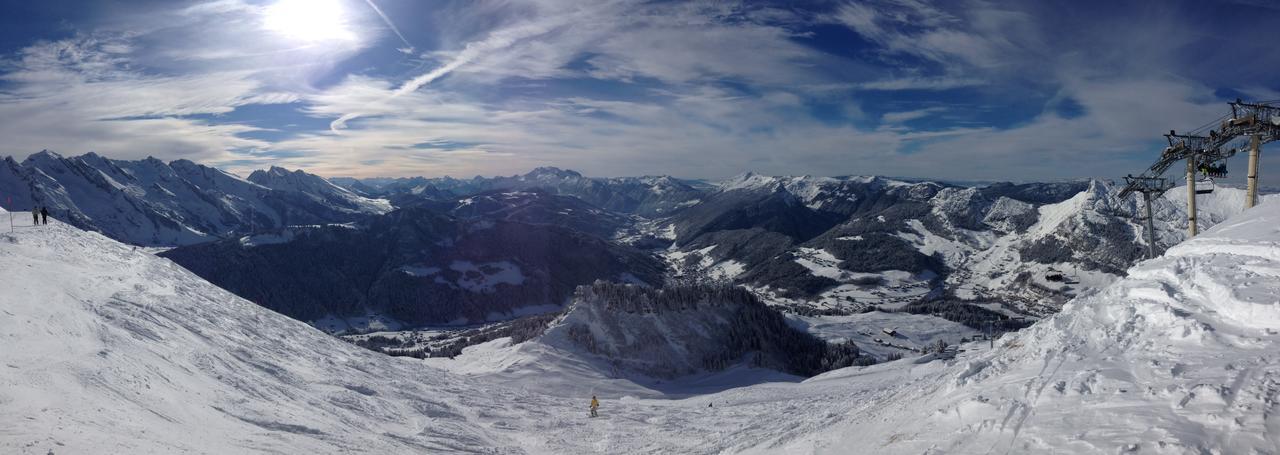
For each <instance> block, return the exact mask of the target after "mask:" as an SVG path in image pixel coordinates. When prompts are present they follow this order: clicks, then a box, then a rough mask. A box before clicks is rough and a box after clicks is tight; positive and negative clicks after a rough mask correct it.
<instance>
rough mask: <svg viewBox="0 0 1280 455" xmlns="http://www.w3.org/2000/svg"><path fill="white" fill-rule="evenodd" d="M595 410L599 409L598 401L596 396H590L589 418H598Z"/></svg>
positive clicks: (598, 415)
mask: <svg viewBox="0 0 1280 455" xmlns="http://www.w3.org/2000/svg"><path fill="white" fill-rule="evenodd" d="M597 409H600V400H597V399H596V396H595V395H592V396H591V417H600V414H597V413H596V410H597Z"/></svg>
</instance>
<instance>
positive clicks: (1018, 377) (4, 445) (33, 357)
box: [0, 200, 1280, 454]
mask: <svg viewBox="0 0 1280 455" xmlns="http://www.w3.org/2000/svg"><path fill="white" fill-rule="evenodd" d="M1277 225H1280V202H1278V201H1274V200H1268V201H1265V202H1263V203H1262V204H1261V205H1260V206H1258V207H1256V208H1254V209H1252V210H1249V211H1247V212H1245V213H1243V214H1239V215H1236V216H1232V217H1229V218H1228V219H1227V220H1225V221H1224V222H1222V223H1221V224H1219V225H1218V226H1216V227H1214V228H1212V229H1209V230H1208V231H1207V232H1205V233H1204V234H1202V235H1201V236H1199V237H1196V238H1195V239H1191V240H1189V241H1185V242H1183V243H1181V244H1179V245H1177V246H1176V247H1173V248H1171V249H1169V250H1168V251H1167V252H1166V253H1165V255H1164V256H1163V257H1160V258H1157V259H1155V260H1150V261H1144V262H1142V263H1140V264H1139V265H1137V266H1136V267H1133V268H1131V269H1129V270H1128V271H1127V276H1126V277H1125V278H1121V279H1118V280H1117V281H1116V282H1114V283H1112V284H1110V285H1107V286H1105V287H1104V288H1102V289H1100V290H1099V291H1098V292H1095V293H1092V294H1090V295H1088V296H1082V297H1078V298H1076V299H1074V300H1073V301H1071V302H1069V303H1068V304H1066V305H1064V307H1063V309H1062V311H1061V312H1059V313H1057V314H1055V315H1052V316H1049V317H1047V318H1045V319H1043V320H1040V321H1038V322H1037V323H1035V324H1034V325H1033V326H1032V327H1031V328H1030V329H1027V330H1023V331H1021V332H1017V333H1014V334H1008V335H1006V336H1004V337H1003V338H1001V339H999V340H996V341H994V342H990V343H989V342H987V341H979V342H969V343H964V344H962V345H960V346H959V348H960V349H959V350H958V351H955V352H954V355H955V357H954V358H950V359H948V358H947V357H948V356H938V355H929V356H925V357H920V358H909V359H903V360H898V361H892V362H887V363H881V364H878V365H874V366H870V367H857V366H855V367H848V368H843V369H838V370H835V371H831V372H828V373H825V374H822V375H819V376H816V377H813V378H810V379H807V380H804V381H801V382H773V383H765V384H756V385H745V386H741V387H734V388H729V389H724V390H720V391H715V392H704V391H701V390H703V389H701V388H700V387H701V385H700V384H704V383H706V382H707V381H714V380H716V378H717V377H702V378H700V379H698V381H699V382H681V381H672V382H671V383H668V384H664V385H663V386H665V387H667V388H665V389H664V388H661V387H659V388H653V387H650V386H648V385H645V384H640V383H637V382H634V381H629V380H627V379H626V378H609V377H607V376H605V375H601V374H598V373H599V372H596V373H591V372H590V371H587V370H582V369H581V368H582V367H583V363H582V362H581V360H580V359H582V358H584V353H586V352H587V351H585V350H572V349H566V348H565V347H564V346H565V345H557V344H555V343H554V340H552V339H550V338H548V336H549V335H550V334H551V332H550V331H548V334H547V335H543V337H540V338H536V339H534V340H533V341H531V343H532V344H530V345H529V346H541V348H540V349H541V351H540V352H542V353H543V354H545V356H543V357H539V358H538V360H539V362H537V363H534V364H525V363H524V360H521V359H522V358H525V359H532V358H530V357H527V356H529V355H530V354H531V353H532V352H534V351H532V350H530V349H525V348H521V347H520V346H511V345H510V344H509V340H503V339H499V340H494V341H492V342H490V343H486V344H484V345H478V346H473V347H471V348H468V349H467V350H465V352H464V353H463V355H461V356H459V357H457V358H455V359H432V360H430V361H419V360H414V359H404V358H392V357H387V356H382V355H379V354H376V353H374V352H371V351H367V350H364V349H361V348H358V347H355V346H351V345H349V344H346V343H342V342H340V341H338V340H336V339H334V338H332V337H329V336H327V335H325V334H323V333H321V332H320V331H317V330H315V329H313V328H311V327H309V326H307V325H305V324H301V323H299V322H296V321H294V320H291V319H289V318H286V317H284V316H282V315H280V314H277V313H274V312H271V311H268V310H265V309H263V308H261V307H259V306H257V305H254V304H252V303H250V302H248V301H246V300H243V299H241V298H239V297H236V296H234V295H232V294H230V293H227V292H225V291H223V290H221V289H219V288H217V287H215V286H213V285H211V284H209V283H208V282H205V281H204V280H202V279H201V278H199V277H197V276H196V275H194V274H192V273H190V272H188V271H186V270H183V269H182V268H180V267H177V266H176V265H174V264H173V263H171V262H169V261H167V260H164V259H162V258H158V257H156V256H153V255H150V254H148V253H146V252H145V251H140V250H138V249H135V248H131V247H129V246H127V245H124V244H121V243H118V242H116V241H113V240H110V239H108V238H106V237H103V236H101V235H98V234H95V233H90V232H84V231H81V230H79V229H76V228H74V227H71V226H68V225H65V224H62V223H59V222H57V221H55V222H53V224H51V225H49V226H43V227H33V226H29V225H27V226H19V227H18V228H17V229H16V230H15V232H13V233H0V269H2V270H4V271H5V273H3V274H0V302H2V304H0V311H3V314H4V316H5V317H3V318H0V337H2V338H3V339H4V340H5V343H6V349H4V350H0V364H3V365H4V366H3V368H0V384H4V387H0V403H2V404H3V406H4V409H5V412H3V413H0V428H5V430H4V431H3V432H0V450H2V451H4V452H6V453H19V454H23V453H40V454H43V453H47V452H49V451H53V452H55V453H68V452H69V453H83V452H128V453H173V452H192V453H225V452H240V453H245V452H247V453H278V452H297V451H308V452H318V453H330V452H365V453H388V452H406V451H426V452H433V453H435V452H441V453H447V452H485V451H488V452H498V453H538V454H541V453H778V452H803V453H849V452H874V453H922V452H931V451H945V452H948V453H986V452H992V451H997V452H1020V453H1026V452H1041V453H1046V452H1072V453H1270V452H1275V451H1277V450H1280V424H1278V422H1277V420H1276V415H1280V400H1277V396H1278V395H1280V383H1278V382H1277V378H1278V377H1280V369H1278V367H1277V365H1280V354H1278V353H1280V349H1278V348H1280V301H1277V299H1276V295H1280V240H1278V239H1280V230H1278V229H1277V228H1276V226H1277ZM679 300H684V299H679ZM624 311H625V309H624ZM566 320H569V318H566ZM565 327H569V326H565ZM565 330H566V331H567V330H568V329H565ZM522 346H523V345H522ZM574 359H579V360H578V361H574ZM513 365H528V367H527V368H514V369H513V368H512V366H513ZM731 373H732V374H734V375H736V376H738V377H742V376H750V372H748V371H745V370H732V371H731ZM593 374H594V376H593ZM725 377H726V376H723V375H721V376H718V378H720V379H724V378H725ZM566 378H571V379H572V381H570V380H566ZM776 379H785V378H776ZM790 381H798V378H792V379H790ZM738 385H742V384H738ZM654 387H658V386H654ZM593 394H594V395H598V396H600V399H601V400H600V401H601V403H602V406H601V413H602V415H603V417H601V418H600V419H589V418H587V417H586V409H585V406H586V402H587V401H588V399H589V397H590V396H591V395H593Z"/></svg>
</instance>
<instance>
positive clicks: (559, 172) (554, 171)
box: [525, 166, 582, 178]
mask: <svg viewBox="0 0 1280 455" xmlns="http://www.w3.org/2000/svg"><path fill="white" fill-rule="evenodd" d="M525 176H526V177H557V178H570V177H573V178H581V177H582V174H580V173H578V171H573V170H569V169H560V168H558V167H554V166H542V167H538V168H534V169H533V170H532V171H529V173H528V174H525Z"/></svg>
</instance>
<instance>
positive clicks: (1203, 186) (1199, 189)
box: [1195, 175, 1214, 194]
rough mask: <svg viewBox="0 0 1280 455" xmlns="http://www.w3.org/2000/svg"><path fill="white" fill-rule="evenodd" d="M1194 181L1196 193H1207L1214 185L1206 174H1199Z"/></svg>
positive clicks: (1211, 190)
mask: <svg viewBox="0 0 1280 455" xmlns="http://www.w3.org/2000/svg"><path fill="white" fill-rule="evenodd" d="M1195 182H1196V194H1209V193H1212V192H1213V188H1214V185H1213V178H1212V177H1209V176H1208V175H1201V176H1200V178H1198V179H1196V180H1195Z"/></svg>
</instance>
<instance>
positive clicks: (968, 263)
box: [0, 152, 1243, 333]
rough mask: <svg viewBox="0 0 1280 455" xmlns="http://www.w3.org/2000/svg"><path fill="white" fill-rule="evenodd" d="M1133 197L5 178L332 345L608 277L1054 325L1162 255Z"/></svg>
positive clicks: (79, 170)
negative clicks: (308, 327) (307, 325)
mask: <svg viewBox="0 0 1280 455" xmlns="http://www.w3.org/2000/svg"><path fill="white" fill-rule="evenodd" d="M335 182H337V183H335ZM1117 190H1118V188H1117V187H1116V185H1115V184H1113V183H1110V182H1106V181H1099V180H1094V181H1076V182H1054V183H1027V184H1007V183H1005V184H991V185H986V186H980V187H961V186H955V185H949V184H945V183H940V182H927V181H926V182H907V181H901V180H894V179H887V178H883V177H809V176H802V177H774V176H764V175H758V174H751V173H748V174H743V175H740V176H737V177H735V178H732V179H729V180H725V181H721V182H715V183H705V182H699V181H692V180H681V179H676V178H672V177H664V176H657V177H635V178H591V177H584V176H582V175H581V174H579V173H577V172H574V171H569V170H562V169H557V168H538V169H535V170H533V171H532V172H530V173H528V174H525V175H517V176H510V177H491V178H486V177H476V178H472V179H466V180H462V179H454V178H449V177H444V178H434V179H427V178H408V179H364V180H357V179H334V180H333V181H330V180H326V179H324V178H321V177H318V176H315V175H311V174H307V173H305V172H302V171H289V170H285V169H281V168H271V169H268V170H264V171H256V172H254V173H252V174H251V175H250V176H249V177H248V178H247V179H241V178H239V177H236V176H234V175H231V174H228V173H225V172H222V171H219V170H217V169H214V168H210V167H206V166H202V165H198V164H195V163H191V162H189V161H182V160H179V161H174V162H172V163H163V162H160V161H158V160H154V159H148V160H141V161H120V160H111V159H107V158H103V157H100V156H98V155H95V154H87V155H84V156H80V157H71V158H65V157H61V156H58V155H56V154H53V153H51V152H42V153H38V154H35V155H32V156H31V157H29V158H27V159H26V160H25V161H23V162H22V163H18V162H16V161H14V160H12V159H7V160H5V161H4V163H3V166H0V191H5V194H4V195H0V201H4V202H5V203H9V201H13V202H12V203H10V206H11V208H16V209H26V208H27V207H29V206H30V204H31V203H35V204H38V205H45V206H48V207H50V209H51V212H52V215H53V216H54V218H58V219H65V220H67V221H68V222H70V223H71V224H73V225H76V226H79V227H83V228H86V229H90V230H96V231H99V232H103V233H104V234H106V235H108V236H110V237H112V238H116V239H119V240H123V241H126V242H129V243H134V244H140V245H155V246H182V248H178V249H176V250H174V251H172V252H170V253H168V254H169V257H171V258H173V259H174V260H175V261H178V262H179V263H181V264H183V265H185V266H187V267H190V268H191V269H192V270H195V271H197V272H198V273H199V274H201V275H202V276H204V277H205V278H207V279H210V280H212V281H213V282H214V283H215V284H218V285H219V286H222V287H224V288H226V289H230V290H232V291H233V292H236V293H238V294H239V295H241V296H244V297H247V298H250V299H251V300H253V301H255V302H258V303H260V304H263V305H266V306H268V307H269V308H273V309H277V310H279V311H283V312H285V313H286V314H289V315H291V316H294V317H298V318H300V319H303V320H306V321H309V322H313V323H316V324H317V325H321V326H323V327H326V328H328V329H330V330H335V331H344V330H350V329H356V330H371V329H379V328H383V329H385V328H401V327H406V326H407V327H414V326H421V325H429V324H474V323H479V322H486V321H494V320H501V319H505V318H513V317H518V316H521V315H526V314H532V313H540V312H548V311H558V310H559V309H560V308H562V307H563V306H564V305H565V304H566V303H567V302H568V298H569V296H570V294H571V293H572V290H573V288H574V287H575V286H578V285H581V284H587V283H591V282H593V281H595V280H597V279H602V280H606V281H617V282H642V283H648V284H650V285H658V284H662V283H664V282H665V283H668V284H677V283H682V284H707V283H708V282H713V283H729V284H734V285H738V286H742V287H745V288H747V289H749V290H751V291H752V292H754V293H755V294H757V296H759V297H760V298H761V299H763V300H764V301H765V302H766V303H768V304H771V305H774V306H778V307H779V308H783V309H784V310H786V311H787V312H788V313H790V314H792V315H793V316H794V317H801V316H803V317H809V318H813V317H830V318H850V317H857V316H856V315H858V314H863V313H864V312H867V311H876V310H879V311H881V312H889V313H901V314H903V315H904V316H903V318H904V319H910V318H906V316H905V315H907V314H912V315H925V316H938V317H943V318H947V319H950V320H951V321H954V322H961V323H964V324H967V325H968V326H969V327H970V328H971V329H979V328H982V327H985V326H987V325H989V324H991V323H993V322H999V323H1000V324H1004V325H1002V327H1008V328H1012V327H1017V326H1020V325H1025V323H1011V322H1009V321H1007V319H1008V318H1026V319H1028V320H1030V319H1035V318H1039V317H1043V316H1046V315H1049V314H1052V313H1054V312H1056V311H1057V310H1058V309H1059V308H1060V307H1061V306H1062V304H1063V303H1064V302H1066V301H1067V300H1069V299H1070V298H1072V297H1074V296H1076V295H1080V294H1082V293H1087V292H1090V291H1092V290H1096V289H1099V288H1101V287H1102V286H1105V285H1106V284H1108V283H1110V282H1112V281H1114V280H1116V279H1117V278H1119V277H1120V276H1122V275H1123V271H1124V270H1125V269H1127V268H1128V267H1129V266H1131V265H1132V264H1134V263H1136V262H1137V261H1139V260H1140V259H1142V258H1144V257H1145V255H1146V243H1147V241H1146V235H1145V227H1144V224H1143V222H1142V220H1141V219H1139V218H1138V216H1137V214H1138V213H1140V212H1141V211H1140V210H1139V209H1140V207H1139V206H1138V204H1139V202H1138V199H1137V198H1132V199H1129V200H1118V199H1117V198H1116V197H1115V194H1116V193H1117ZM10 194H11V195H13V197H11V198H8V195H10ZM1183 197H1184V193H1183V190H1182V189H1178V188H1175V189H1173V190H1170V192H1169V193H1168V194H1166V196H1165V197H1163V198H1156V200H1155V201H1154V214H1155V226H1156V231H1157V232H1156V238H1157V250H1163V249H1165V248H1167V247H1169V246H1170V245H1174V244H1176V243H1178V242H1180V241H1182V240H1183V239H1184V238H1185V233H1184V231H1185V221H1184V220H1185V217H1186V216H1185V209H1184V202H1183V200H1182V198H1183ZM23 204H26V205H23ZM1242 206H1243V194H1242V191H1240V190H1238V189H1234V188H1226V187H1219V188H1218V190H1217V191H1216V192H1214V193H1213V194H1209V195H1202V196H1200V208H1201V212H1202V213H1201V214H1200V220H1201V224H1202V226H1201V227H1202V228H1207V227H1209V226H1212V225H1213V224H1214V223H1217V222H1219V221H1221V220H1222V219H1224V218H1225V217H1227V216H1229V215H1231V214H1234V213H1238V212H1239V211H1240V208H1241V207H1242ZM584 258H589V259H584ZM304 264H305V265H304ZM895 317H896V316H895ZM864 318H867V319H874V318H872V317H869V316H867V317H864ZM912 321H913V322H912V324H913V325H916V326H918V324H916V322H919V321H915V320H912ZM1001 321H1003V322H1001ZM804 324H805V325H811V326H812V325H818V326H821V325H824V324H825V323H824V322H822V321H814V320H810V321H807V322H804ZM943 326H946V324H944V323H943V322H939V326H938V327H943ZM865 329H869V327H868V328H865ZM863 331H865V330H863ZM957 333H958V332H957Z"/></svg>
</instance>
